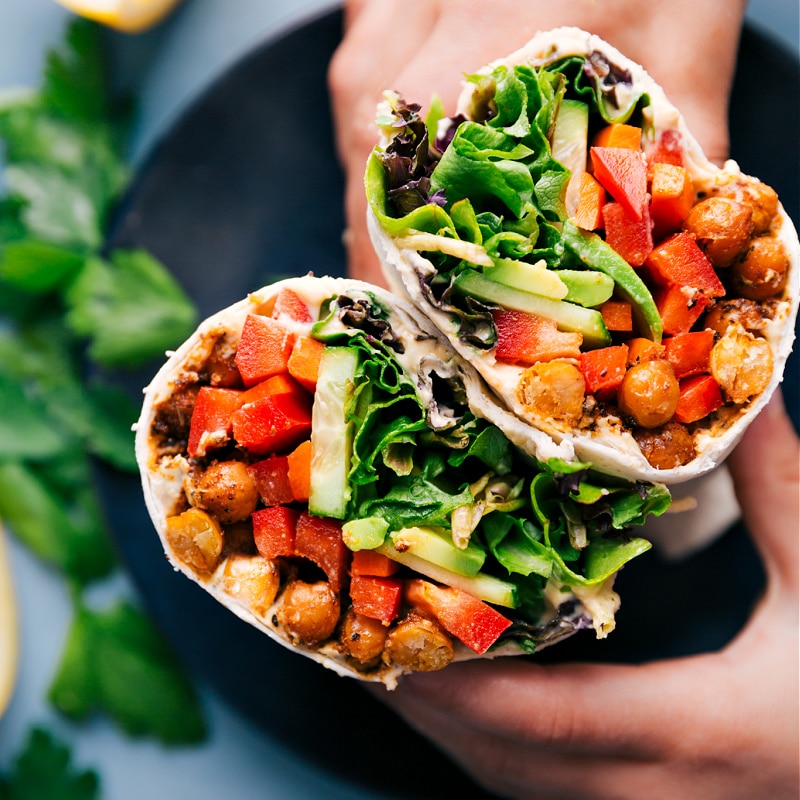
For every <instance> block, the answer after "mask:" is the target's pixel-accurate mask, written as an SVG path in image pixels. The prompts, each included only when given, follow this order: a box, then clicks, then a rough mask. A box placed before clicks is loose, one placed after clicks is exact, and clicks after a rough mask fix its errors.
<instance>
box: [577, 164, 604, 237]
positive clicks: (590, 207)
mask: <svg viewBox="0 0 800 800" xmlns="http://www.w3.org/2000/svg"><path fill="white" fill-rule="evenodd" d="M605 201H606V190H605V189H604V188H603V187H602V186H601V185H600V183H599V182H598V181H597V180H596V179H595V178H594V177H593V176H592V175H591V174H590V173H588V172H582V173H581V182H580V188H579V189H578V205H577V207H576V209H575V214H574V215H573V217H572V221H573V222H574V223H575V224H576V225H577V226H578V227H579V228H583V230H585V231H596V230H597V229H598V228H601V227H602V226H603V215H602V213H601V209H602V208H603V205H604V204H605Z"/></svg>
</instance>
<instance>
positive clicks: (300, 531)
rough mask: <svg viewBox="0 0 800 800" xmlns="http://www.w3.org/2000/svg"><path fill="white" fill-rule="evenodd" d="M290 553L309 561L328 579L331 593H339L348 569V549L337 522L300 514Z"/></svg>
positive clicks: (339, 524) (326, 518)
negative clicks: (292, 552)
mask: <svg viewBox="0 0 800 800" xmlns="http://www.w3.org/2000/svg"><path fill="white" fill-rule="evenodd" d="M294 552H295V555H297V556H303V557H304V558H308V559H310V560H311V561H313V562H314V563H315V564H316V565H317V566H318V567H319V568H320V569H321V570H322V571H323V572H324V573H325V574H326V575H327V576H328V581H329V582H330V585H331V589H333V591H334V592H339V591H341V589H342V587H343V586H344V584H345V582H346V580H347V571H348V569H349V567H350V550H349V549H348V548H347V545H346V544H345V543H344V540H343V539H342V525H341V523H340V522H339V521H338V520H335V519H329V518H328V517H315V516H313V515H311V514H308V513H306V512H305V511H304V512H302V513H301V514H300V516H299V518H298V520H297V527H296V532H295V540H294Z"/></svg>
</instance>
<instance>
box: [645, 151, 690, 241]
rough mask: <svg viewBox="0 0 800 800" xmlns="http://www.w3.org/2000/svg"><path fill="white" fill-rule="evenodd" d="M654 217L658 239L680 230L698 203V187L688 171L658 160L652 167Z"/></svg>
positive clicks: (654, 227)
mask: <svg viewBox="0 0 800 800" xmlns="http://www.w3.org/2000/svg"><path fill="white" fill-rule="evenodd" d="M650 173H651V176H652V177H651V183H650V216H651V218H652V220H653V229H654V233H655V236H656V238H657V239H662V238H663V237H664V236H666V235H667V234H668V233H672V232H674V231H677V230H678V229H679V228H680V227H681V223H682V222H683V220H684V219H686V215H687V214H688V213H689V211H690V210H691V208H692V203H693V202H694V186H692V179H691V177H689V172H688V170H686V169H684V168H683V167H676V166H674V165H673V164H662V163H655V164H653V165H652V167H651V168H650Z"/></svg>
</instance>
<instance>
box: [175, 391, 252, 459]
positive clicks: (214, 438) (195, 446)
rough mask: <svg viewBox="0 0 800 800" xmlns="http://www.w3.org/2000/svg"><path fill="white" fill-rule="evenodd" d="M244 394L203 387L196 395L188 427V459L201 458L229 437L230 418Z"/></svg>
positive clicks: (225, 441)
mask: <svg viewBox="0 0 800 800" xmlns="http://www.w3.org/2000/svg"><path fill="white" fill-rule="evenodd" d="M243 394H244V393H243V392H241V391H238V390H237V389H222V388H219V387H215V386H203V387H201V388H200V391H199V392H198V393H197V399H196V400H195V403H194V409H193V410H192V420H191V423H190V425H189V440H188V442H187V445H186V452H187V453H188V454H189V456H190V457H192V458H195V457H197V456H204V455H205V454H206V450H209V449H213V448H215V447H220V446H222V445H224V444H226V443H227V442H228V440H229V439H230V435H231V429H232V427H231V418H232V416H233V414H234V412H235V411H237V410H238V408H239V407H240V406H241V404H242V395H243Z"/></svg>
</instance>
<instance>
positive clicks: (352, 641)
mask: <svg viewBox="0 0 800 800" xmlns="http://www.w3.org/2000/svg"><path fill="white" fill-rule="evenodd" d="M388 633H389V629H388V628H387V627H386V626H385V625H384V624H383V623H382V622H381V621H380V620H377V619H371V618H370V617H365V616H364V615H363V614H356V612H355V611H353V609H350V610H349V611H348V612H347V614H346V615H345V618H344V623H343V624H342V633H341V642H342V645H344V648H345V650H347V652H348V654H349V655H350V656H351V657H352V658H354V659H355V660H356V661H359V662H361V663H362V664H369V663H371V662H373V661H376V660H377V659H378V658H380V655H381V653H382V652H383V646H384V644H386V637H387V635H388Z"/></svg>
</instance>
